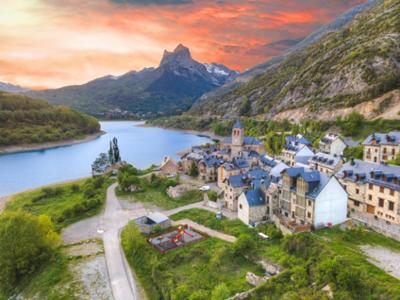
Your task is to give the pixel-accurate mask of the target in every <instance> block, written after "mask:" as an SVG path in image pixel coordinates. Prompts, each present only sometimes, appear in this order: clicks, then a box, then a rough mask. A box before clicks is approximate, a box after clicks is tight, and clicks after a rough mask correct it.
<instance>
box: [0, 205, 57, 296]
mask: <svg viewBox="0 0 400 300" xmlns="http://www.w3.org/2000/svg"><path fill="white" fill-rule="evenodd" d="M60 245H61V239H60V237H59V236H58V234H57V233H56V232H55V231H54V227H53V224H52V222H51V220H50V218H49V217H47V216H43V215H42V216H39V217H36V216H33V215H31V214H28V213H26V212H23V211H19V212H5V213H3V214H2V215H0V287H2V288H3V289H5V290H9V289H12V288H14V287H15V286H16V285H17V284H18V283H19V282H20V281H21V280H22V279H23V278H24V277H25V276H27V275H29V274H32V273H34V272H35V271H37V270H38V269H40V268H41V267H42V266H43V265H44V264H46V263H47V262H48V261H49V260H50V259H51V257H52V256H53V255H54V254H55V252H56V249H57V247H58V246H60Z"/></svg>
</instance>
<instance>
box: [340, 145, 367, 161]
mask: <svg viewBox="0 0 400 300" xmlns="http://www.w3.org/2000/svg"><path fill="white" fill-rule="evenodd" d="M363 154H364V147H363V146H362V145H359V146H356V147H347V148H346V149H344V152H343V156H344V157H345V158H346V160H350V159H351V158H356V159H362V158H363Z"/></svg>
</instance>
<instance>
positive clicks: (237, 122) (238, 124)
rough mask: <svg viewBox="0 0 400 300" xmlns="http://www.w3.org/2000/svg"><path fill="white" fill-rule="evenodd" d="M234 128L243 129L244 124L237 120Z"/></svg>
mask: <svg viewBox="0 0 400 300" xmlns="http://www.w3.org/2000/svg"><path fill="white" fill-rule="evenodd" d="M233 128H234V129H243V127H242V123H240V120H239V119H237V120H236V122H235V124H234V125H233Z"/></svg>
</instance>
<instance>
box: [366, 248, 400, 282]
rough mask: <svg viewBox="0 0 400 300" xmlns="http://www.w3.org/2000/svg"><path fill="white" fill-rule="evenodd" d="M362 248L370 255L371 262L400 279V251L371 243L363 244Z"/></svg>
mask: <svg viewBox="0 0 400 300" xmlns="http://www.w3.org/2000/svg"><path fill="white" fill-rule="evenodd" d="M360 248H361V250H362V251H363V252H364V253H365V254H366V255H367V256H368V261H369V262H370V263H372V264H374V265H375V266H377V267H378V268H381V269H382V270H384V271H385V272H386V273H388V274H390V275H392V276H393V277H396V278H398V279H400V269H399V266H400V252H395V251H392V250H390V249H387V248H384V247H380V246H371V245H365V246H361V247H360Z"/></svg>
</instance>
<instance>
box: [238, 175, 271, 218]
mask: <svg viewBox="0 0 400 300" xmlns="http://www.w3.org/2000/svg"><path fill="white" fill-rule="evenodd" d="M269 185H270V180H269V178H268V177H266V178H263V179H256V180H254V181H253V182H252V185H251V187H250V188H248V189H245V190H244V191H243V192H242V193H241V194H240V196H239V198H238V218H239V220H241V221H242V222H243V223H245V224H246V225H253V226H254V225H255V224H257V223H258V222H262V221H266V220H267V219H268V218H269V214H270V207H269V204H270V203H269V198H268V196H267V191H268V188H269Z"/></svg>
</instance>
